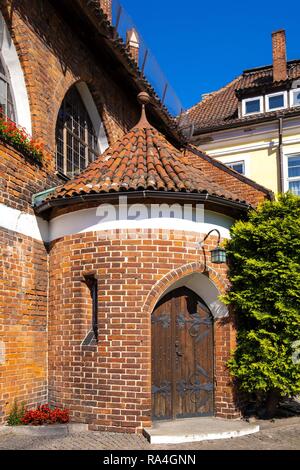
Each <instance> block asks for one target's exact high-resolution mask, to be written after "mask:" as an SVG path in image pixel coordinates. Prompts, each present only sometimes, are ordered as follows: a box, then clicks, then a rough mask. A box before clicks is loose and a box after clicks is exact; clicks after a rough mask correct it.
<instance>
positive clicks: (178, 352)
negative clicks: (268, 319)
mask: <svg viewBox="0 0 300 470" xmlns="http://www.w3.org/2000/svg"><path fill="white" fill-rule="evenodd" d="M175 352H176V354H177V356H183V354H182V352H181V351H180V349H179V342H178V341H175Z"/></svg>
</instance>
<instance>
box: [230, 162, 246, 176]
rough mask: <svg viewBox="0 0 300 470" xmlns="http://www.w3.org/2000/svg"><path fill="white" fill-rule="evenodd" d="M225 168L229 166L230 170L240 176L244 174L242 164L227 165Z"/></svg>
mask: <svg viewBox="0 0 300 470" xmlns="http://www.w3.org/2000/svg"><path fill="white" fill-rule="evenodd" d="M227 166H229V168H232V169H233V170H235V171H237V172H238V173H240V174H241V175H243V174H244V173H245V169H244V163H243V162H237V163H228V164H227Z"/></svg>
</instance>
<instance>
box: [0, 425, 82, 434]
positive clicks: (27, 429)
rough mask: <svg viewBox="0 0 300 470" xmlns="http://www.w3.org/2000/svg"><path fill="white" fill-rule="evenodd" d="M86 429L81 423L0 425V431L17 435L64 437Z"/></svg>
mask: <svg viewBox="0 0 300 470" xmlns="http://www.w3.org/2000/svg"><path fill="white" fill-rule="evenodd" d="M87 431H88V425H87V424H82V423H69V424H52V425H48V426H0V433H1V434H3V433H5V434H7V433H13V434H15V435H17V436H32V437H66V436H69V435H73V434H79V433H84V432H87Z"/></svg>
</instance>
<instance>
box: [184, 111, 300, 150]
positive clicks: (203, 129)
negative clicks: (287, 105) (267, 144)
mask: <svg viewBox="0 0 300 470" xmlns="http://www.w3.org/2000/svg"><path fill="white" fill-rule="evenodd" d="M297 108H298V107H297ZM283 116H284V117H286V118H295V117H298V116H300V110H299V109H297V110H296V111H294V112H291V113H286V114H284V115H283ZM283 116H281V117H283ZM277 119H278V116H274V115H272V116H261V117H257V118H255V119H247V120H244V121H231V122H230V123H228V124H219V125H215V126H210V127H209V126H208V127H198V128H196V129H195V130H194V133H193V138H192V142H195V143H196V142H197V137H198V136H201V135H203V134H208V133H209V132H216V131H221V130H223V129H236V128H238V127H245V126H252V125H254V124H263V123H264V122H272V121H276V120H277Z"/></svg>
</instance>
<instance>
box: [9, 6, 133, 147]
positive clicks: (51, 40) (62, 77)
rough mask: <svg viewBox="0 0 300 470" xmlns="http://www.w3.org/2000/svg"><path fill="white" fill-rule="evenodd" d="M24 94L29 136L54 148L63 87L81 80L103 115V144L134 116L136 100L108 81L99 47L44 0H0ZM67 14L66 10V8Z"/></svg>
mask: <svg viewBox="0 0 300 470" xmlns="http://www.w3.org/2000/svg"><path fill="white" fill-rule="evenodd" d="M0 7H1V11H2V13H3V15H4V17H5V19H6V23H7V26H8V28H9V30H10V33H11V36H12V38H13V41H14V43H15V46H16V48H17V52H18V56H19V59H20V62H21V65H22V68H23V72H24V75H25V81H26V86H27V91H28V94H29V101H30V108H31V116H32V127H33V135H34V136H35V137H38V138H41V139H42V140H43V141H44V142H45V143H46V144H47V146H48V149H49V150H50V151H52V152H53V151H54V147H55V126H56V119H57V113H58V110H59V108H60V105H61V102H62V100H63V98H64V96H65V94H66V92H67V91H68V89H69V88H70V87H71V86H72V85H73V84H74V83H76V82H78V81H84V82H85V83H86V84H87V85H88V87H89V89H90V91H91V93H92V96H93V98H94V101H95V103H96V106H97V108H98V110H99V112H100V115H101V117H102V119H103V122H104V126H105V129H106V132H107V135H108V140H109V143H112V142H113V141H115V140H117V139H118V138H120V137H121V136H122V135H123V133H124V131H126V130H128V129H129V128H131V127H132V126H133V124H134V123H135V122H137V119H138V114H139V112H138V107H137V103H136V100H134V99H132V97H131V96H128V94H127V93H126V92H125V91H124V89H123V88H122V84H117V83H116V82H115V81H113V80H112V73H111V72H112V71H111V70H109V68H108V66H107V64H106V63H103V61H102V60H103V59H102V55H101V51H100V50H99V51H98V52H97V53H95V52H91V51H90V50H89V49H88V48H87V46H86V45H85V44H84V43H83V42H82V41H81V40H80V38H79V37H78V33H77V32H76V31H74V30H72V29H71V27H69V26H68V24H66V22H65V21H64V20H63V18H62V16H61V15H59V14H57V12H56V10H55V9H54V8H53V6H52V5H51V3H50V2H49V1H47V0H44V1H43V2H41V1H40V0H16V1H12V0H7V1H5V0H2V1H1V0H0ZM70 14H72V12H70Z"/></svg>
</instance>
